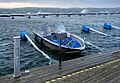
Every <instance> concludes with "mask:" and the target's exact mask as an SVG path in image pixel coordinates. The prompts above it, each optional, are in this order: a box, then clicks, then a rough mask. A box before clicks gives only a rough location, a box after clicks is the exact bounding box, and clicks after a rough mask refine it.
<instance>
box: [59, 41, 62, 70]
mask: <svg viewBox="0 0 120 83" xmlns="http://www.w3.org/2000/svg"><path fill="white" fill-rule="evenodd" d="M59 52H60V56H59V69H61V58H62V54H61V39H59Z"/></svg>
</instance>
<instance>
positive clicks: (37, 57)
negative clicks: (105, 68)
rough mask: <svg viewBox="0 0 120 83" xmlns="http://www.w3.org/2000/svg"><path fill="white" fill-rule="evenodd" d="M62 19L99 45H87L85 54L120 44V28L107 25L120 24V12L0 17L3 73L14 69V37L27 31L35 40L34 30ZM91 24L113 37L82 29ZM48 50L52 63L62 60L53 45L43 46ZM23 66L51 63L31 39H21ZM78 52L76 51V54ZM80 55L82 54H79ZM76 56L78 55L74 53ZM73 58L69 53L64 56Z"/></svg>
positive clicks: (0, 66) (73, 30) (0, 67)
mask: <svg viewBox="0 0 120 83" xmlns="http://www.w3.org/2000/svg"><path fill="white" fill-rule="evenodd" d="M57 23H62V24H64V26H65V27H66V30H67V31H68V32H69V33H72V34H76V35H78V36H80V37H82V38H85V41H87V42H89V43H92V44H93V45H96V46H98V47H99V48H94V47H92V46H90V45H86V49H85V50H84V51H83V53H84V55H87V56H89V55H91V54H96V53H100V52H101V50H100V49H102V52H107V51H112V50H115V49H119V48H120V39H116V38H115V37H120V30H118V29H114V28H113V29H111V30H106V29H103V28H102V27H103V24H104V23H109V24H111V25H114V26H117V27H120V15H93V16H92V15H88V16H77V15H76V16H71V17H68V16H59V17H56V16H48V17H46V18H43V17H32V18H31V19H28V18H27V17H15V19H11V18H0V76H2V75H7V74H11V73H13V37H14V36H18V35H20V32H21V31H25V32H26V33H27V34H28V36H30V38H32V39H33V40H34V34H33V33H32V31H34V30H40V29H41V26H42V25H43V24H47V25H49V26H50V27H55V24H57ZM83 25H87V26H89V27H91V28H93V29H96V30H99V31H101V32H104V33H106V34H108V35H110V36H109V37H106V36H104V35H100V34H98V33H95V32H91V33H85V32H82V31H81V27H82V26H83ZM41 49H42V50H43V51H44V52H45V53H46V54H48V55H49V56H50V57H51V58H52V63H53V64H54V63H56V62H57V61H58V54H54V53H51V51H49V49H44V48H41ZM20 51H21V54H20V58H21V70H22V71H24V70H27V69H32V68H35V67H41V66H45V65H47V64H48V63H49V60H48V59H46V58H45V57H44V56H43V55H42V54H41V53H39V52H38V51H37V50H35V49H34V48H33V46H32V45H31V44H30V43H29V42H28V41H21V48H20ZM74 56H75V55H74ZM78 56H80V55H78ZM73 58H75V57H73ZM68 59H71V57H70V56H69V55H67V57H66V58H65V59H64V60H68Z"/></svg>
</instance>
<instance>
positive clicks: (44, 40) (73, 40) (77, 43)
mask: <svg viewBox="0 0 120 83" xmlns="http://www.w3.org/2000/svg"><path fill="white" fill-rule="evenodd" d="M33 33H34V34H35V40H36V41H37V42H38V43H40V44H42V45H44V46H46V47H48V48H50V49H51V50H57V51H58V50H59V44H60V41H61V50H62V52H64V53H75V52H81V51H82V50H84V49H85V42H84V40H83V39H82V38H80V37H78V36H76V35H74V34H70V33H67V32H60V33H51V34H49V35H47V36H42V35H41V32H38V31H34V32H33Z"/></svg>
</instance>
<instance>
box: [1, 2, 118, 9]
mask: <svg viewBox="0 0 120 83" xmlns="http://www.w3.org/2000/svg"><path fill="white" fill-rule="evenodd" d="M19 7H57V8H71V7H79V8H86V7H97V8H103V7H105V8H112V7H120V0H0V8H19Z"/></svg>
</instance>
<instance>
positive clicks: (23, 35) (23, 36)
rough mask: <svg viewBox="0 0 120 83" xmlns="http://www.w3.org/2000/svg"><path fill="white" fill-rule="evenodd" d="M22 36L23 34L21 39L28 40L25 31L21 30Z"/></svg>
mask: <svg viewBox="0 0 120 83" xmlns="http://www.w3.org/2000/svg"><path fill="white" fill-rule="evenodd" d="M20 36H21V39H22V40H23V41H26V40H27V38H26V36H25V32H24V31H21V33H20Z"/></svg>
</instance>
